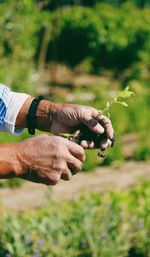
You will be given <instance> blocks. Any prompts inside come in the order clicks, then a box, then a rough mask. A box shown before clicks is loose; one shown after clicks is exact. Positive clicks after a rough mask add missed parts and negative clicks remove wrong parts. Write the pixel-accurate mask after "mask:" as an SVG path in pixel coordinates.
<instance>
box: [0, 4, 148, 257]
mask: <svg viewBox="0 0 150 257" xmlns="http://www.w3.org/2000/svg"><path fill="white" fill-rule="evenodd" d="M149 7H150V2H149V0H147V1H146V0H145V1H144V0H114V1H111V0H106V1H101V0H87V1H86V0H64V1H61V0H60V1H58V0H43V1H42V0H22V1H17V0H4V1H3V0H1V1H0V82H1V83H4V84H6V85H7V86H9V87H11V88H12V90H14V91H17V92H26V93H29V94H31V95H43V96H44V97H45V98H46V99H50V100H52V101H57V102H70V103H78V104H85V105H91V106H94V107H96V108H98V109H101V108H103V107H104V105H105V103H106V102H107V101H108V100H109V99H111V98H112V97H113V96H115V94H116V92H117V91H118V90H122V89H123V88H125V87H126V86H127V85H129V86H130V89H131V90H132V91H134V93H135V96H134V97H132V98H131V99H129V100H128V104H129V107H128V108H126V107H121V106H117V105H114V106H113V107H112V109H111V119H112V122H113V125H114V128H115V131H116V139H117V142H116V145H115V147H114V148H113V149H110V150H109V151H108V152H107V157H106V158H105V159H104V160H99V158H98V157H97V152H96V151H88V152H87V159H86V162H85V165H84V167H83V171H92V170H94V169H95V168H97V167H99V166H103V165H105V166H106V165H112V166H116V167H118V166H120V165H123V163H124V162H125V161H131V160H134V161H145V162H147V161H148V160H149V159H150V125H149V121H150V8H149ZM27 137H28V133H27V132H26V131H25V132H24V133H23V134H22V135H20V136H19V137H14V136H12V135H9V134H5V133H1V137H0V143H5V142H16V141H20V140H22V139H25V138H27ZM0 185H1V187H14V186H21V182H20V180H10V181H9V180H7V181H2V182H1V184H0ZM136 190H137V191H136ZM139 192H140V193H139ZM140 194H142V196H140ZM143 195H144V196H143ZM106 197H108V199H109V200H108V205H109V206H105V204H103V202H104V199H105V197H104V199H103V197H102V196H101V198H102V200H101V198H100V199H99V197H98V196H95V195H94V196H89V198H88V199H82V200H80V201H79V203H75V204H74V203H71V205H70V204H68V205H67V203H66V205H65V207H63V206H60V207H58V206H57V204H56V205H55V204H54V203H53V204H54V210H53V209H51V208H50V207H48V210H49V211H50V213H51V212H52V213H51V214H49V213H48V212H47V211H46V209H44V210H40V211H39V212H36V218H35V214H32V215H31V218H30V215H29V217H27V218H26V214H25V217H23V218H21V220H19V221H18V218H17V217H14V216H13V217H7V218H4V220H3V221H2V222H1V225H0V230H1V231H2V232H1V234H3V236H1V234H0V256H7V254H8V253H10V254H11V255H10V256H13V257H22V256H23V257H24V256H34V257H36V256H37V257H38V256H42V257H44V256H52V257H53V256H58V257H61V256H62V257H66V256H68V257H75V256H78V257H79V256H80V257H90V256H92V257H109V256H111V257H113V256H114V257H121V256H122V257H123V256H125V257H126V256H127V257H128V256H132V257H146V256H147V257H149V256H150V242H149V238H150V234H149V231H150V230H149V228H150V217H148V215H149V214H150V212H149V211H150V210H149V209H148V210H147V209H146V208H148V206H147V205H146V204H147V203H149V202H147V201H149V199H150V190H149V188H148V185H146V186H141V187H140V189H139V188H138V189H135V192H129V193H126V195H122V194H121V193H120V194H119V193H118V195H113V194H112V195H108V196H106ZM140 197H141V198H140ZM135 198H136V200H139V201H141V202H142V205H143V208H142V209H138V207H137V208H136V209H135V210H134V214H133V215H135V219H133V220H131V221H128V217H129V219H130V215H131V216H132V214H131V213H132V211H133V209H134V208H133V206H134V204H135V202H134V201H133V199H135ZM136 200H135V201H136ZM87 201H88V204H87V205H86V203H87ZM128 202H129V206H128ZM76 204H77V206H76ZM139 204H140V203H139ZM62 205H63V204H62ZM74 205H75V206H74ZM82 205H83V213H82V212H81V214H80V206H82ZM70 206H71V207H70ZM91 206H92V208H93V211H92V209H91ZM145 206H147V207H145ZM76 207H78V208H77V209H76ZM58 208H59V210H60V211H61V212H63V208H64V210H65V211H66V213H67V214H66V213H65V214H64V216H63V214H61V215H60V216H58V219H56V217H55V214H56V213H57V211H58ZM142 210H143V213H142ZM74 211H76V214H75V215H73V214H72V213H73V212H74ZM89 211H90V216H89V217H88V218H87V216H88V214H87V213H88V212H89ZM101 211H102V214H101V215H100V216H99V213H101ZM58 212H59V211H58ZM107 212H110V213H109V214H108V213H107ZM27 215H28V214H27ZM48 215H50V216H51V215H52V220H50V221H48ZM65 215H66V216H65ZM67 215H68V216H67ZM149 216H150V215H149ZM66 217H68V219H69V222H68V223H67V225H66V227H65V225H64V223H65V222H66ZM144 217H146V222H147V223H146V224H145V223H144V225H140V224H141V223H142V222H145V220H144ZM86 219H87V221H86ZM88 219H89V220H88ZM82 220H84V222H87V223H86V224H87V226H85V227H84V225H83V227H82V228H81V230H80V229H79V227H80V222H82ZM32 222H33V224H32ZM49 222H50V223H49ZM136 222H137V223H136ZM138 222H141V223H140V224H139V223H138ZM39 223H41V226H39ZM102 223H103V224H102ZM7 224H8V225H7ZM104 224H105V225H106V227H107V228H106V227H105V225H104ZM138 224H139V225H138ZM142 224H143V223H142ZM26 225H27V237H29V239H28V240H29V242H27V243H25V242H26V241H24V240H26V239H25V237H26V235H25V234H24V233H23V232H24V229H25V227H26ZM47 226H48V227H49V233H50V234H48V233H47ZM138 226H141V227H140V228H139V227H138ZM11 228H13V229H11ZM30 229H31V231H30ZM32 229H33V231H32ZM21 230H23V231H22V232H21V233H20V231H21ZM60 230H61V233H60ZM106 230H107V231H106ZM128 230H129V231H128ZM44 231H45V232H44ZM93 231H94V232H93ZM30 232H31V233H30ZM40 233H41V238H42V239H41V240H42V244H43V242H46V241H47V240H48V241H47V243H44V246H43V245H42V246H39V245H38V244H37V243H36V242H37V241H38V242H39V240H40V238H39V239H38V235H39V234H40ZM118 233H119V234H120V237H119V235H118ZM141 238H142V239H141ZM55 244H56V245H55ZM36 254H37V255H36Z"/></svg>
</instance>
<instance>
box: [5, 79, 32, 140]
mask: <svg viewBox="0 0 150 257" xmlns="http://www.w3.org/2000/svg"><path fill="white" fill-rule="evenodd" d="M28 97H29V95H27V94H24V93H15V92H12V91H11V90H10V89H9V88H8V87H6V86H5V85H3V84H0V131H7V132H10V133H11V134H14V135H18V134H20V133H21V132H22V131H23V129H22V128H17V127H16V126H15V123H16V118H17V115H18V113H19V111H20V109H21V107H22V105H23V104H24V102H25V101H26V99H27V98H28Z"/></svg>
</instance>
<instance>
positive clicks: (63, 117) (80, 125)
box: [50, 104, 114, 149]
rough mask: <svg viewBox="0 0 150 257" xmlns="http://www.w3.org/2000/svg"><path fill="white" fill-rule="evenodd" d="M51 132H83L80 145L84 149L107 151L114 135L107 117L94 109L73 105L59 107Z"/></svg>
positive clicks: (54, 113) (54, 114)
mask: <svg viewBox="0 0 150 257" xmlns="http://www.w3.org/2000/svg"><path fill="white" fill-rule="evenodd" d="M50 130H51V132H52V133H54V134H59V133H71V134H72V133H77V131H79V132H81V134H82V137H80V139H81V140H80V144H81V145H82V146H83V147H84V148H94V147H96V148H101V149H106V148H107V147H109V146H111V141H112V140H113V135H114V132H113V127H112V124H111V121H110V120H109V119H108V118H107V117H106V116H105V115H99V113H98V111H97V110H96V109H95V108H93V107H88V106H82V105H72V104H63V105H60V106H59V105H58V107H57V108H56V111H54V112H53V118H52V124H51V127H50ZM88 130H89V131H91V132H92V133H89V131H88ZM87 132H88V133H87ZM87 134H90V136H89V137H87ZM92 134H93V136H92ZM102 134H103V136H101V137H99V136H100V135H102ZM96 136H98V138H96ZM92 137H93V138H92Z"/></svg>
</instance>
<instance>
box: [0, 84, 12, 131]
mask: <svg viewBox="0 0 150 257" xmlns="http://www.w3.org/2000/svg"><path fill="white" fill-rule="evenodd" d="M10 99H11V96H10V89H9V88H8V87H6V86H4V85H3V84H0V128H2V127H3V124H4V119H5V117H6V112H7V109H8V105H9V102H10Z"/></svg>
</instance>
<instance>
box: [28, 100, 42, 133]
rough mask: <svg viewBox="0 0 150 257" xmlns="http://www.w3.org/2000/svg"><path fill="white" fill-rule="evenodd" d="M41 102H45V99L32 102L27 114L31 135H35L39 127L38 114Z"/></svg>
mask: <svg viewBox="0 0 150 257" xmlns="http://www.w3.org/2000/svg"><path fill="white" fill-rule="evenodd" d="M41 100H43V97H38V98H35V99H34V100H33V101H32V103H31V105H30V108H29V111H28V114H27V128H28V132H29V134H31V135H35V129H36V127H37V120H36V112H37V108H38V105H39V103H40V101H41Z"/></svg>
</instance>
